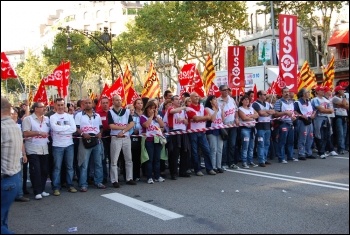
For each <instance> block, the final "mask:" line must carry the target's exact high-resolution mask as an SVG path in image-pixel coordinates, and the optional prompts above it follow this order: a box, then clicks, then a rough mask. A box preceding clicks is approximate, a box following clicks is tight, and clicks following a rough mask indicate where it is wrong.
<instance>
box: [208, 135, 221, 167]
mask: <svg viewBox="0 0 350 235" xmlns="http://www.w3.org/2000/svg"><path fill="white" fill-rule="evenodd" d="M207 138H208V141H209V146H210V152H211V157H210V158H211V164H212V165H213V168H214V169H221V167H222V166H221V160H222V146H223V140H222V138H221V136H220V135H213V134H209V135H207Z"/></svg>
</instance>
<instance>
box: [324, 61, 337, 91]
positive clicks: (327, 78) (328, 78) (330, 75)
mask: <svg viewBox="0 0 350 235" xmlns="http://www.w3.org/2000/svg"><path fill="white" fill-rule="evenodd" d="M323 74H324V79H323V82H322V86H326V87H329V88H330V89H333V82H334V74H335V71H334V56H332V59H331V61H329V63H328V65H327V67H326V68H325V69H323Z"/></svg>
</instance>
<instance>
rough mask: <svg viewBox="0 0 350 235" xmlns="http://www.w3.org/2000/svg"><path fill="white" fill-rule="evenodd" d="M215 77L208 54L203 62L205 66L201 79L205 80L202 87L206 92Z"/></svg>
mask: <svg viewBox="0 0 350 235" xmlns="http://www.w3.org/2000/svg"><path fill="white" fill-rule="evenodd" d="M215 77H216V75H215V69H214V64H213V60H212V58H211V57H210V55H209V54H208V59H207V62H205V68H204V72H203V79H204V81H205V83H204V87H205V91H206V93H207V94H208V91H209V89H210V87H211V83H212V82H214V79H215Z"/></svg>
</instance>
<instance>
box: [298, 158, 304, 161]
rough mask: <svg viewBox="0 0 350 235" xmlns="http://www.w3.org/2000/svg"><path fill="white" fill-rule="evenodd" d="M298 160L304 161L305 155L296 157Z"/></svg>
mask: <svg viewBox="0 0 350 235" xmlns="http://www.w3.org/2000/svg"><path fill="white" fill-rule="evenodd" d="M298 159H299V160H302V161H305V160H306V157H298Z"/></svg>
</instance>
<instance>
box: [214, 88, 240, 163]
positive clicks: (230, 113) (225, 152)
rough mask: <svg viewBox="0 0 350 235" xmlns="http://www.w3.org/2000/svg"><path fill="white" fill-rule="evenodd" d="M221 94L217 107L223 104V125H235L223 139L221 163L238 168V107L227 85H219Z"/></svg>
mask: <svg viewBox="0 0 350 235" xmlns="http://www.w3.org/2000/svg"><path fill="white" fill-rule="evenodd" d="M219 90H220V93H221V96H220V97H219V98H218V103H219V107H222V105H223V104H224V109H223V112H224V120H223V122H224V124H225V125H234V124H235V125H236V126H235V127H231V128H228V129H227V131H228V134H229V138H228V140H225V141H224V146H223V149H222V165H223V166H224V165H226V164H227V165H228V166H229V167H230V168H232V169H239V167H238V166H237V163H238V161H239V153H237V152H236V150H235V148H236V139H237V131H238V125H239V120H238V108H237V105H236V101H235V100H234V99H233V98H232V97H231V96H229V93H230V92H229V89H228V87H227V85H221V86H220V87H219Z"/></svg>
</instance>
